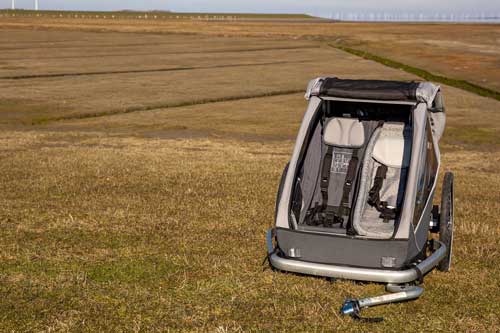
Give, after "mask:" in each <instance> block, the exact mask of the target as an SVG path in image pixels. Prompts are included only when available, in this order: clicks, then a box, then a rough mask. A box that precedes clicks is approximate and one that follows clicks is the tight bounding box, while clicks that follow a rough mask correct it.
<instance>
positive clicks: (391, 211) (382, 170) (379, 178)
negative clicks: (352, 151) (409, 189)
mask: <svg viewBox="0 0 500 333" xmlns="http://www.w3.org/2000/svg"><path fill="white" fill-rule="evenodd" d="M386 176H387V166H385V165H381V166H379V167H378V169H377V173H376V174H375V180H374V181H373V187H372V188H371V189H370V192H368V204H369V205H370V206H372V207H375V209H377V210H378V211H379V212H380V217H381V218H383V219H384V222H386V221H389V220H394V219H396V214H397V209H396V208H390V207H388V205H387V201H380V190H381V189H382V185H383V184H384V179H385V177H386Z"/></svg>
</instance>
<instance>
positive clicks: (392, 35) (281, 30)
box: [2, 18, 500, 91]
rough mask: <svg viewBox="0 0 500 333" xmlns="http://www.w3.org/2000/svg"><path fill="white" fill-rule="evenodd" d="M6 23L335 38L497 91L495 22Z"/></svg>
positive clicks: (498, 29) (12, 23)
mask: <svg viewBox="0 0 500 333" xmlns="http://www.w3.org/2000/svg"><path fill="white" fill-rule="evenodd" d="M2 22H3V24H4V26H5V27H7V28H10V27H23V28H26V27H28V28H40V27H43V28H49V29H68V30H75V29H77V30H87V31H121V32H154V33H168V34H204V35H210V36H253V37H278V38H286V39H306V40H307V39H313V40H327V41H330V42H332V41H333V42H337V43H340V44H342V45H346V46H351V47H355V48H359V49H361V50H365V51H369V52H372V53H375V54H377V55H380V56H383V57H387V58H390V59H392V60H396V61H399V62H401V63H403V64H411V65H413V66H415V67H419V68H423V69H426V70H429V71H430V72H433V73H435V74H440V75H443V76H448V77H451V78H454V79H463V80H467V81H470V82H472V83H475V84H478V85H480V86H484V87H487V88H491V89H493V90H496V91H500V79H499V78H500V68H499V66H498V58H499V54H500V47H499V43H498V40H499V38H500V25H499V24H439V23H428V24H425V23H414V24H407V23H365V24H361V23H324V22H311V23H301V24H298V23H294V22H293V21H285V22H272V21H269V22H260V21H249V22H248V21H235V22H228V21H221V22H204V21H193V20H163V21H155V20H149V21H145V20H138V19H137V20H116V21H113V20H109V19H108V20H103V19H91V20H89V19H86V20H81V19H65V18H57V19H54V18H52V19H51V18H43V19H37V18H17V19H16V18H3V19H2Z"/></svg>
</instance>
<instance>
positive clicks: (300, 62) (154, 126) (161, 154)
mask: <svg viewBox="0 0 500 333" xmlns="http://www.w3.org/2000/svg"><path fill="white" fill-rule="evenodd" d="M0 23H1V27H2V29H0V161H1V163H0V229H1V230H2V232H1V233H0V248H1V249H2V251H0V297H1V298H0V331H16V330H17V331H40V330H45V331H103V330H105V331H165V330H168V329H170V330H172V331H200V332H205V331H213V332H225V331H331V330H335V331H336V330H338V331H344V332H359V331H371V332H383V331H463V332H474V331H477V332H492V331H496V330H498V327H499V325H500V322H499V318H498V313H500V297H499V296H498V295H500V287H499V285H498V280H499V277H500V268H499V263H500V258H499V250H498V249H499V245H500V244H499V239H500V226H499V223H498V222H499V220H500V219H499V216H500V215H499V213H498V212H499V209H500V200H499V199H500V177H499V174H500V134H499V133H500V125H499V124H500V114H499V113H498V107H499V102H498V101H496V100H494V99H491V98H485V97H480V96H477V95H475V94H472V93H470V92H466V91H463V90H460V89H456V88H451V87H447V86H444V87H443V90H444V93H445V97H446V101H447V114H448V128H447V131H446V133H445V137H444V139H443V141H442V145H441V146H442V159H443V171H444V170H452V171H454V172H455V177H456V238H455V241H456V242H455V246H456V247H455V252H454V256H455V257H454V259H455V261H454V267H453V270H452V272H450V273H448V274H444V273H439V272H433V273H431V274H429V276H428V277H427V278H426V281H425V285H424V287H425V289H426V292H425V293H424V295H423V297H422V298H421V299H419V300H418V301H416V302H411V303H403V304H393V305H389V306H385V307H381V308H374V309H370V310H368V311H366V315H367V316H385V318H386V320H385V322H384V323H382V324H377V325H370V324H362V323H356V322H352V321H351V320H350V319H349V318H343V317H340V316H339V315H338V308H339V306H340V304H341V303H342V301H343V300H344V298H346V297H348V296H354V297H360V296H367V295H374V294H379V293H383V287H382V286H381V285H375V284H357V283H353V282H347V281H329V280H326V279H318V278H312V277H306V276H298V275H293V274H283V273H275V272H272V271H270V270H265V271H263V266H261V263H262V260H263V258H264V256H265V248H264V246H265V244H264V234H265V231H266V230H267V228H269V227H270V226H271V225H272V221H273V214H274V212H273V209H274V197H275V194H276V190H277V183H278V180H279V176H280V174H281V170H282V168H283V167H284V165H285V164H286V162H287V160H288V158H289V156H290V154H291V149H292V146H293V138H294V136H295V134H296V132H297V130H298V126H299V124H300V121H301V117H302V114H303V112H304V110H305V107H306V102H305V100H304V99H303V97H302V96H303V91H304V89H305V85H306V84H307V81H308V80H309V79H311V78H314V77H317V76H323V75H336V76H340V77H353V78H382V79H405V80H411V79H418V78H416V77H415V76H412V75H410V74H408V73H406V72H404V71H400V70H397V69H392V68H388V67H386V66H383V65H381V64H378V63H375V62H372V61H369V60H365V59H362V58H359V57H356V56H354V55H352V54H349V53H345V52H342V51H340V50H338V49H336V48H332V47H330V46H329V45H328V44H329V43H330V42H331V41H335V38H340V37H335V36H334V33H332V31H333V32H335V31H339V30H336V29H341V28H342V27H350V28H349V29H347V28H346V30H344V32H342V34H341V35H342V36H343V37H342V40H346V41H348V43H349V45H351V43H358V44H356V47H358V48H364V47H366V48H369V49H370V50H375V48H374V46H373V45H372V44H370V42H368V41H367V42H366V43H360V39H361V38H368V37H369V36H370V33H369V32H366V33H362V34H360V35H356V31H363V29H368V30H369V28H367V26H365V25H362V24H357V25H354V24H352V25H350V26H349V25H345V24H344V25H338V26H335V27H338V28H335V29H332V28H331V27H333V26H332V25H318V24H317V23H313V24H311V25H310V24H307V25H305V24H303V23H302V22H301V23H300V24H296V25H294V24H292V23H290V22H286V23H285V22H281V23H280V22H273V23H271V22H266V23H265V24H262V23H261V24H259V25H257V24H253V23H251V22H246V23H244V24H240V23H230V24H228V23H227V22H225V23H224V24H223V23H220V22H210V23H207V22H203V23H202V22H193V21H191V20H184V21H182V20H180V21H179V22H164V23H162V24H157V23H146V22H144V21H139V20H129V21H122V22H121V23H108V21H104V20H102V19H93V20H89V21H86V22H84V21H83V20H82V21H78V20H77V21H74V20H69V19H56V18H54V19H52V18H46V19H43V20H40V21H36V19H35V18H23V19H13V18H8V19H6V18H0ZM369 26H373V25H369ZM384 26H385V25H379V26H377V27H378V28H377V29H381V30H380V33H379V34H378V36H379V38H382V37H380V36H386V37H384V39H383V41H381V42H379V43H378V44H377V45H379V47H380V50H379V51H380V52H383V50H385V49H387V50H388V49H389V48H392V49H394V50H397V52H396V51H395V52H394V53H393V54H394V55H396V54H399V53H398V52H401V54H404V53H408V52H409V51H408V47H407V46H405V45H408V44H405V43H403V41H404V40H405V39H404V38H409V37H407V36H409V34H405V33H403V32H401V36H400V38H397V37H396V36H395V35H393V34H394V33H393V32H391V31H396V30H398V29H400V28H401V27H402V26H404V25H394V26H391V25H386V26H385V27H386V29H383V27H384ZM440 26H441V25H440ZM32 27H37V30H31V29H30V28H32ZM407 27H411V25H408V26H407ZM433 27H434V25H421V26H420V27H419V29H420V30H422V31H423V35H422V36H427V35H428V34H429V35H430V34H433V35H434V36H435V37H434V38H436V39H439V38H448V37H445V34H444V33H442V32H439V31H441V30H439V31H436V30H435V29H434V28H433ZM443 27H445V29H451V30H453V29H457V31H458V29H462V35H463V36H462V37H460V38H462V39H461V40H463V43H464V44H465V45H469V46H468V47H469V49H470V51H468V55H467V56H468V57H470V59H472V60H471V61H472V63H478V64H481V66H486V65H485V64H486V63H487V61H486V62H484V61H483V60H482V59H483V58H480V57H479V56H480V54H481V52H479V51H477V50H476V49H475V48H474V47H473V46H471V45H472V42H471V38H474V37H471V35H474V36H479V37H481V38H475V40H476V41H475V43H476V44H477V43H485V44H484V45H486V44H488V45H491V47H492V48H493V49H495V47H497V46H498V44H495V43H494V42H492V41H493V39H491V40H490V38H493V37H488V36H490V35H489V34H495V33H497V32H495V31H498V26H494V25H492V26H490V27H491V28H490V29H489V31H490V32H488V33H486V32H485V33H484V34H483V33H482V32H481V31H482V29H484V28H483V26H479V25H478V26H459V25H457V26H444V25H443ZM469 27H471V28H470V30H467V29H469ZM323 28H324V29H326V30H325V32H321V29H323ZM315 29H319V30H315ZM328 29H331V30H328ZM401 29H403V28H401ZM408 29H409V28H408ZM464 29H465V30H464ZM99 30H102V31H99ZM451 30H449V31H451ZM298 31H305V32H304V33H303V34H296V32H298ZM350 31H351V32H350ZM384 31H385V32H384ZM453 31H455V30H453ZM464 31H467V33H464ZM492 31H493V32H492ZM124 32H128V33H124ZM159 32H160V33H159ZM306 32H307V33H306ZM335 33H336V32H335ZM224 35H225V36H224ZM325 35H328V41H326V42H325ZM414 36H415V35H414ZM403 37H404V38H403ZM423 38H425V37H423ZM496 43H498V42H496ZM421 44H422V45H424V48H425V50H426V53H425V54H422V55H412V56H405V57H404V59H403V60H404V63H406V64H408V65H415V66H417V65H418V66H421V67H425V68H427V69H432V68H433V67H432V66H434V62H431V61H428V62H423V61H425V60H424V59H427V58H425V57H431V58H432V57H434V54H435V56H436V57H439V56H440V54H441V52H442V53H443V54H446V52H447V51H446V50H445V49H442V48H438V49H435V48H434V47H429V46H425V43H421ZM352 45H354V44H352ZM384 45H385V48H384V47H383V46H384ZM474 50H476V51H474ZM433 52H434V53H433ZM448 52H449V54H451V53H453V52H454V51H453V49H452V48H448ZM478 52H479V53H478ZM450 57H451V56H450ZM474 59H477V60H476V61H473V60H474ZM496 59H497V60H498V55H497V58H496ZM418 61H421V62H418ZM442 64H443V66H440V67H439V68H442V70H443V73H445V74H453V75H455V77H459V76H462V75H467V73H469V72H468V71H467V70H465V69H457V70H453V71H452V70H451V67H447V66H448V64H451V62H450V63H447V62H443V63H442ZM436 68H437V67H436ZM494 70H495V69H492V70H491V71H493V72H494ZM476 72H477V76H478V77H482V76H481V75H484V77H486V76H488V75H490V76H488V77H492V78H493V79H492V81H494V80H495V79H496V80H498V77H499V76H495V75H493V76H491V73H490V70H484V71H481V70H476ZM488 82H490V81H488ZM495 84H496V83H495ZM492 86H493V85H492Z"/></svg>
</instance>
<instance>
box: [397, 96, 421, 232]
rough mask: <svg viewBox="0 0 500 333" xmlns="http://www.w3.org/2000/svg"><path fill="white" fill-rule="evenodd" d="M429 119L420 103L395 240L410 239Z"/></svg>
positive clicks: (415, 119) (413, 114)
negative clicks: (422, 151) (426, 126)
mask: <svg viewBox="0 0 500 333" xmlns="http://www.w3.org/2000/svg"><path fill="white" fill-rule="evenodd" d="M426 117H427V107H426V105H425V104H424V103H419V104H418V105H417V106H416V107H415V108H414V109H413V111H412V118H413V140H412V145H411V146H412V152H411V160H410V168H409V170H408V180H407V182H406V191H405V197H404V200H403V207H402V211H401V219H400V223H399V226H398V231H397V232H396V235H395V236H394V237H395V238H399V239H408V237H409V235H410V224H412V221H413V212H414V210H415V197H416V192H417V175H418V169H419V168H420V167H421V164H423V161H421V156H420V155H421V150H422V149H421V148H422V146H423V144H424V142H425V122H426Z"/></svg>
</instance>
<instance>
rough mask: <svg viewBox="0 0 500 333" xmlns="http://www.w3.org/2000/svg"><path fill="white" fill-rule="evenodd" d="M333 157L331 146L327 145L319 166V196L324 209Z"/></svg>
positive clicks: (326, 203)
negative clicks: (321, 163)
mask: <svg viewBox="0 0 500 333" xmlns="http://www.w3.org/2000/svg"><path fill="white" fill-rule="evenodd" d="M332 159H333V147H332V146H329V147H328V149H327V151H326V154H325V158H324V159H323V165H322V167H321V183H320V188H321V196H322V199H323V209H326V207H327V205H328V185H329V184H330V167H331V165H332Z"/></svg>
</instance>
